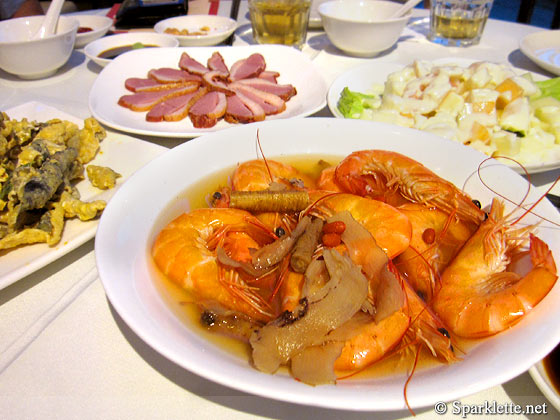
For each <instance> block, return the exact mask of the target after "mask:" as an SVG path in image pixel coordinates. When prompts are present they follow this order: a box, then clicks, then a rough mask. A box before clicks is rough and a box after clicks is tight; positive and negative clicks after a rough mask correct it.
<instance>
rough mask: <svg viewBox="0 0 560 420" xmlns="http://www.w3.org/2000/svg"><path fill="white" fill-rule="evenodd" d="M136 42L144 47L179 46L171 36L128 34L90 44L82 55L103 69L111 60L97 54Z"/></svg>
mask: <svg viewBox="0 0 560 420" xmlns="http://www.w3.org/2000/svg"><path fill="white" fill-rule="evenodd" d="M137 42H141V43H142V44H144V45H157V46H158V47H177V46H178V45H179V41H177V39H176V38H175V37H174V36H171V35H164V34H157V33H154V32H128V33H126V34H117V35H111V36H105V37H103V38H99V39H97V40H95V41H93V42H90V43H89V44H87V45H86V47H85V48H84V54H85V55H86V56H87V57H88V58H89V59H90V60H92V61H94V62H95V63H97V64H99V65H100V66H101V67H105V66H106V65H107V64H109V63H110V62H111V61H113V60H112V59H108V58H101V57H99V54H101V53H102V52H103V51H107V50H108V49H110V48H115V47H122V46H125V45H132V44H136V43H137ZM125 54H126V53H125Z"/></svg>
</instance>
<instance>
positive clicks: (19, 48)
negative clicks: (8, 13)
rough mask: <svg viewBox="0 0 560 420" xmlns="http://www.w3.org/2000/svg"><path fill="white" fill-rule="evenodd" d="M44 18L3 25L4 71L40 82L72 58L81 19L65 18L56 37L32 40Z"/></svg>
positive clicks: (0, 63)
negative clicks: (40, 79) (39, 80)
mask: <svg viewBox="0 0 560 420" xmlns="http://www.w3.org/2000/svg"><path fill="white" fill-rule="evenodd" d="M44 19H45V17H44V16H30V17H23V18H17V19H9V20H4V21H1V22H0V68H1V69H2V70H4V71H7V72H8V73H11V74H15V75H17V76H19V77H21V78H22V79H39V78H42V77H47V76H50V75H52V74H54V73H55V72H56V71H57V70H58V69H59V68H60V67H62V66H63V65H64V64H65V63H66V62H67V61H68V58H70V54H72V49H73V48H74V41H75V40H76V31H77V30H78V20H77V19H75V18H73V17H68V16H61V17H60V18H59V20H58V25H57V28H56V32H55V34H54V35H52V36H49V37H46V38H43V39H36V40H31V37H33V35H35V33H36V32H37V30H38V29H39V27H40V26H41V23H42V22H43V20H44Z"/></svg>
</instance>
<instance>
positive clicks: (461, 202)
mask: <svg viewBox="0 0 560 420" xmlns="http://www.w3.org/2000/svg"><path fill="white" fill-rule="evenodd" d="M335 178H336V182H337V184H338V185H340V186H341V187H342V188H343V189H344V190H346V191H348V192H351V193H353V194H358V195H361V196H368V197H372V198H375V199H378V200H381V201H384V202H386V203H389V204H391V205H395V206H397V205H400V204H403V203H404V202H407V201H412V202H415V203H421V204H424V205H427V206H429V207H437V208H439V209H441V210H443V211H445V212H446V213H448V214H451V213H453V214H456V216H457V217H459V218H460V219H462V220H466V221H469V222H473V223H475V224H477V225H478V224H479V223H480V222H481V221H482V220H484V212H483V211H482V210H481V209H479V208H478V207H477V206H476V205H475V204H474V203H473V202H472V201H471V198H470V197H469V196H468V195H467V194H465V193H463V192H462V191H460V190H459V189H458V188H457V187H456V186H455V185H453V184H452V183H451V182H449V181H446V180H445V179H443V178H441V177H439V176H437V175H436V174H435V173H434V172H432V171H430V170H429V169H428V168H426V167H425V166H424V165H422V164H421V163H419V162H417V161H415V160H413V159H411V158H409V157H406V156H404V155H401V154H399V153H396V152H391V151H386V150H363V151H358V152H354V153H352V154H350V155H349V156H347V157H346V158H345V159H343V160H342V162H340V163H339V165H338V166H337V168H336V171H335Z"/></svg>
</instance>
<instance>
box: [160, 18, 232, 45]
mask: <svg viewBox="0 0 560 420" xmlns="http://www.w3.org/2000/svg"><path fill="white" fill-rule="evenodd" d="M236 27H237V22H236V21H235V20H233V19H230V18H228V17H225V16H213V15H189V16H177V17H173V18H169V19H165V20H162V21H159V22H158V23H156V24H155V26H154V30H155V31H156V32H157V33H160V34H163V33H165V30H166V29H178V30H179V31H181V30H187V31H188V32H189V33H193V32H194V33H196V32H203V33H202V34H198V35H173V36H174V37H175V38H177V39H178V40H179V44H181V46H184V47H205V46H210V45H217V44H219V43H220V42H222V41H223V40H225V39H226V38H227V37H228V36H230V35H231V34H232V33H233V31H235V28H236ZM205 28H207V30H202V29H205Z"/></svg>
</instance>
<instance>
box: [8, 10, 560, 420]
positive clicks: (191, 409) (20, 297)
mask: <svg viewBox="0 0 560 420" xmlns="http://www.w3.org/2000/svg"><path fill="white" fill-rule="evenodd" d="M232 4H233V2H232V1H231V0H210V1H208V0H195V1H191V2H189V14H218V15H223V16H229V15H230V10H231V8H232ZM108 11H109V10H108V9H96V10H88V11H85V12H84V11H82V12H78V13H89V14H101V15H105V14H107V13H108ZM237 21H238V27H237V29H236V31H235V35H234V38H233V42H232V45H231V46H228V48H236V47H238V46H243V45H253V44H255V42H254V41H253V38H252V33H251V24H250V20H249V16H248V7H247V2H246V1H241V3H240V4H239V11H238V14H237ZM428 29H429V15H428V11H427V10H424V9H420V8H416V9H414V10H413V12H412V15H411V18H410V20H409V22H408V24H407V26H406V28H405V29H404V31H403V33H402V35H401V36H400V38H399V39H398V42H397V43H396V44H395V45H394V46H393V47H391V48H390V49H388V50H387V51H384V52H382V53H380V54H378V55H377V56H375V57H371V58H358V57H352V56H349V55H347V54H345V53H344V52H342V51H340V50H338V49H337V48H336V47H334V46H333V44H332V43H331V42H330V41H329V38H328V37H327V35H326V33H325V32H324V31H323V29H322V28H321V27H320V25H319V27H314V28H310V29H309V31H308V34H307V39H306V42H305V44H304V45H303V47H302V48H301V52H302V53H303V54H305V55H306V56H308V57H309V59H310V60H311V61H312V63H313V65H314V66H315V67H316V69H317V70H318V72H319V73H320V74H321V76H322V77H323V78H324V80H325V82H326V84H327V85H330V84H331V83H332V82H333V81H334V80H335V79H336V78H337V77H338V76H339V75H341V74H343V73H344V72H346V71H348V70H349V69H352V68H354V67H356V66H359V65H362V64H365V63H371V62H390V63H397V64H402V65H406V64H409V63H410V62H412V61H413V60H417V59H419V60H435V59H440V58H469V59H475V60H486V61H493V62H503V63H509V64H511V65H513V66H515V67H517V68H520V69H525V70H527V71H531V72H534V73H537V74H541V75H543V76H546V77H552V76H553V75H552V74H550V73H547V71H545V70H543V69H541V68H539V67H538V66H537V65H536V64H534V63H533V62H532V61H531V60H530V59H529V58H527V57H526V56H525V55H524V54H523V53H522V52H521V51H520V49H519V42H520V40H521V39H522V38H523V37H525V36H526V35H528V34H531V33H533V32H537V31H542V30H543V28H539V27H536V26H530V25H525V24H519V23H515V22H506V21H501V20H495V19H489V20H488V22H487V25H486V27H485V29H484V33H483V36H482V39H481V42H480V43H479V44H478V45H475V46H470V47H467V48H461V47H446V46H443V45H439V44H435V43H432V42H430V41H429V40H427V38H426V34H427V32H428ZM138 30H146V29H138ZM102 71H103V68H102V67H100V66H99V65H97V64H96V63H94V62H92V61H90V60H89V59H88V58H87V57H86V56H85V55H84V51H83V49H75V50H74V51H73V52H72V55H71V57H70V59H69V61H68V62H67V63H66V64H65V65H64V66H63V67H62V68H61V69H60V70H58V71H57V73H56V74H54V75H52V76H50V77H48V78H44V79H39V80H23V79H19V78H17V77H16V76H12V75H10V74H8V73H5V72H2V71H0V110H8V109H11V108H14V107H18V106H21V105H23V104H26V103H29V102H36V103H40V104H45V105H48V106H50V107H53V108H56V109H58V110H60V111H62V112H64V113H66V114H69V115H72V116H74V117H76V118H79V119H85V118H87V117H89V116H90V115H91V110H90V108H89V106H88V97H89V93H90V89H91V87H92V85H93V84H94V82H95V80H96V78H97V77H98V76H99V74H100V72H102ZM310 117H313V118H329V117H333V114H332V113H331V111H330V110H329V108H328V107H327V106H326V105H325V107H323V108H322V109H320V110H319V111H317V112H316V113H314V114H313V115H311V116H310ZM107 131H108V133H109V135H115V136H118V135H124V134H123V133H119V132H118V131H117V130H114V129H112V128H110V127H107ZM130 136H132V137H134V138H136V139H139V140H140V141H142V142H147V143H150V144H151V145H154V148H153V156H154V157H155V156H156V155H159V154H162V153H164V152H165V151H166V150H169V149H172V148H174V147H176V146H178V145H180V144H182V143H184V142H186V141H190V140H189V139H185V138H178V137H173V138H170V137H165V136H157V135H156V136H154V135H150V136H148V135H142V134H130ZM156 146H157V147H156ZM434 153H437V152H436V151H434ZM127 159H133V157H132V156H129V157H127ZM559 176H560V169H552V170H549V171H545V172H542V173H537V174H532V176H531V182H532V183H533V185H534V186H536V187H537V188H538V189H540V190H542V191H543V192H544V191H546V189H547V188H548V187H549V186H551V185H552V184H553V182H554V181H555V180H556V179H557V178H558V177H559ZM552 192H553V193H555V194H558V193H559V192H560V186H558V185H556V186H554V188H553V189H552ZM1 258H2V256H0V259H1ZM0 332H1V333H0V417H2V418H3V419H41V418H49V419H74V418H76V419H78V418H79V419H82V420H85V419H128V418H130V419H135V420H139V419H159V418H161V419H164V418H165V419H239V420H242V419H261V418H262V419H276V418H278V419H322V420H324V419H342V418H344V419H346V420H353V419H372V418H375V419H405V418H406V419H408V418H418V419H433V418H461V416H460V415H454V414H452V413H451V412H450V411H448V413H447V414H445V415H437V414H436V412H435V411H434V407H423V408H419V409H416V410H415V417H414V416H413V415H412V413H411V412H409V411H408V410H406V409H402V410H399V411H382V412H364V411H356V410H353V409H352V407H348V408H347V409H332V408H323V407H316V406H307V405H300V404H296V403H291V402H286V401H280V400H277V399H275V396H274V395H270V396H269V398H267V397H264V396H257V395H252V394H250V393H245V392H243V390H238V389H232V388H229V387H228V386H225V385H220V384H217V383H215V382H213V381H210V380H208V379H205V378H204V377H201V376H199V375H197V374H196V373H195V372H190V371H188V370H186V369H184V368H182V367H181V366H179V365H177V364H175V363H174V362H172V361H170V360H168V359H167V358H165V357H164V356H162V355H160V354H159V353H158V352H157V351H156V350H154V349H153V348H151V347H150V346H149V345H148V344H146V343H145V342H144V341H143V340H142V338H140V337H139V336H138V335H137V334H135V332H134V331H133V330H132V329H131V328H130V327H129V326H128V325H127V324H126V323H125V322H124V321H123V319H122V318H121V317H120V316H119V314H118V313H117V311H116V310H115V309H114V307H113V306H112V304H111V302H110V301H109V300H108V298H107V296H106V294H105V291H104V288H103V285H102V282H101V280H100V279H99V276H98V273H97V270H96V259H95V246H94V239H89V240H87V241H86V242H85V243H83V244H82V245H80V246H78V247H76V248H75V249H72V250H71V251H69V252H67V253H65V254H64V255H61V256H60V257H59V258H57V259H55V260H54V261H52V262H50V263H49V264H46V265H45V266H43V267H39V268H38V269H36V270H32V272H30V273H28V274H27V275H25V276H24V277H23V278H21V279H18V280H17V281H15V282H13V283H12V284H10V285H8V286H6V287H4V288H3V289H2V290H0ZM535 345H538V343H535ZM488 401H489V402H495V403H496V404H498V405H503V406H506V405H508V404H509V405H511V404H515V405H520V406H525V405H528V404H531V405H543V404H544V405H545V406H546V412H547V414H548V415H549V416H550V418H560V412H558V411H556V409H555V408H554V407H553V406H552V404H550V403H549V401H548V400H547V399H546V397H545V396H544V395H543V393H542V392H541V391H540V390H539V388H538V387H537V386H536V385H535V383H534V381H533V379H532V377H531V376H530V375H529V373H528V372H524V373H522V374H520V375H519V376H517V377H515V378H513V379H511V380H509V381H507V382H505V383H503V384H501V385H497V386H494V387H492V388H490V389H486V390H484V391H481V392H476V393H474V394H471V395H467V396H465V397H463V398H461V399H460V400H459V401H458V402H457V403H458V404H461V405H464V406H476V405H479V404H482V403H484V402H488ZM474 417H477V418H484V416H475V415H471V416H469V418H474ZM537 417H539V418H540V417H542V416H531V415H527V416H526V415H518V416H512V415H496V416H492V418H537Z"/></svg>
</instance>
